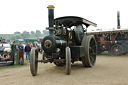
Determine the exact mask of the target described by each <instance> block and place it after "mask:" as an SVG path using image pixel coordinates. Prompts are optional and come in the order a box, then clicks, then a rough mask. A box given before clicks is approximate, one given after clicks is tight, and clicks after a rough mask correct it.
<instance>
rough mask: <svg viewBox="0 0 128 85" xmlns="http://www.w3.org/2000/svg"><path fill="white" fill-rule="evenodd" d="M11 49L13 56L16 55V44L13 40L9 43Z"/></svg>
mask: <svg viewBox="0 0 128 85" xmlns="http://www.w3.org/2000/svg"><path fill="white" fill-rule="evenodd" d="M11 50H12V52H13V54H14V57H15V56H16V44H15V41H13V44H12V45H11Z"/></svg>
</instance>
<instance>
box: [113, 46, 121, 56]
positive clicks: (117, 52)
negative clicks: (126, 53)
mask: <svg viewBox="0 0 128 85" xmlns="http://www.w3.org/2000/svg"><path fill="white" fill-rule="evenodd" d="M111 50H112V53H113V54H114V55H121V54H123V47H122V46H121V45H114V46H112V48H111Z"/></svg>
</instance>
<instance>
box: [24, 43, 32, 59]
mask: <svg viewBox="0 0 128 85" xmlns="http://www.w3.org/2000/svg"><path fill="white" fill-rule="evenodd" d="M30 51H31V47H30V45H29V43H28V44H27V45H26V46H25V52H26V60H27V59H29V60H30ZM27 56H28V57H27Z"/></svg>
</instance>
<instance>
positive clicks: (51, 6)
mask: <svg viewBox="0 0 128 85" xmlns="http://www.w3.org/2000/svg"><path fill="white" fill-rule="evenodd" d="M47 8H48V9H54V8H55V7H54V6H53V5H48V7H47Z"/></svg>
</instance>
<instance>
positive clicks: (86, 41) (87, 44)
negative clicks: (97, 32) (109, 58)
mask: <svg viewBox="0 0 128 85" xmlns="http://www.w3.org/2000/svg"><path fill="white" fill-rule="evenodd" d="M81 45H82V46H84V48H85V54H84V56H83V57H82V63H83V66H84V67H92V66H93V65H95V62H96V49H97V48H96V41H95V38H94V36H93V35H89V36H84V37H83V40H82V43H81Z"/></svg>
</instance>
